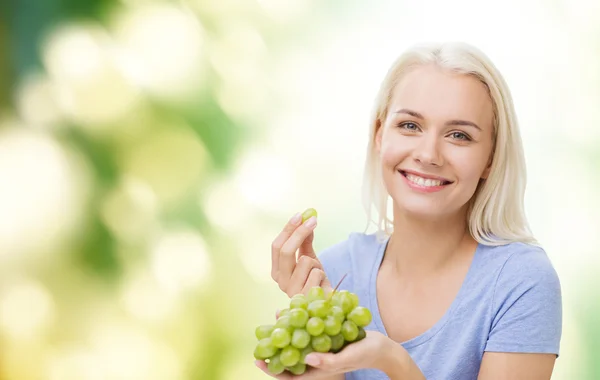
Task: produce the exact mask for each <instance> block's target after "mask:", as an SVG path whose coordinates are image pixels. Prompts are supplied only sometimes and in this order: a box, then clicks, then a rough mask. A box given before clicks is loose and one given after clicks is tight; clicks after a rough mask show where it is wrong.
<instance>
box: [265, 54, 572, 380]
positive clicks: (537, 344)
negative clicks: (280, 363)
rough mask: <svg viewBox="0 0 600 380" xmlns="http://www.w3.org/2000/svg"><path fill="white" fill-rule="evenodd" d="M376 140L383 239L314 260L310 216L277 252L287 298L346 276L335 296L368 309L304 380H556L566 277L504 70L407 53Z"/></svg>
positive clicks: (368, 199)
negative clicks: (535, 194) (544, 222)
mask: <svg viewBox="0 0 600 380" xmlns="http://www.w3.org/2000/svg"><path fill="white" fill-rule="evenodd" d="M369 136H370V139H369V142H368V150H367V161H366V166H365V182H364V184H365V187H364V190H365V193H364V195H365V198H364V200H365V206H366V209H367V213H368V214H369V220H370V221H371V222H374V223H375V225H377V226H378V229H379V231H378V233H375V234H366V233H353V234H351V235H350V236H349V238H348V239H346V240H344V241H342V242H340V243H338V244H336V245H334V246H332V247H330V248H328V249H326V250H324V251H323V252H321V254H320V255H318V256H317V255H316V254H315V251H314V249H313V248H312V241H313V238H314V229H315V228H316V225H317V223H316V218H311V219H309V220H308V221H306V222H304V223H303V222H302V221H301V220H300V219H299V217H293V218H292V219H291V220H290V222H289V223H288V224H287V225H286V226H285V228H284V230H283V231H282V232H281V234H280V235H279V236H278V237H277V238H276V239H275V241H274V242H273V245H272V256H273V261H272V263H273V268H272V277H273V279H274V280H275V281H276V282H277V283H278V285H279V287H280V288H281V289H282V290H283V291H284V292H286V293H287V294H288V295H289V296H293V295H294V293H295V292H296V291H297V289H310V288H311V287H312V286H321V287H323V288H325V289H326V290H328V291H330V290H331V284H332V283H333V284H336V283H338V282H339V281H340V280H341V279H343V276H345V275H348V278H347V279H346V280H345V281H343V282H342V284H341V286H340V289H345V290H348V291H350V292H352V293H356V294H357V295H358V297H359V299H360V302H361V306H365V307H367V308H369V309H370V310H372V313H373V318H372V322H371V323H370V324H369V325H368V326H367V327H366V328H365V330H367V336H366V338H365V339H363V340H362V341H360V342H358V343H354V344H352V345H350V346H348V347H346V348H345V349H344V350H342V351H341V352H340V353H338V354H316V353H313V354H309V355H307V356H306V358H305V359H304V360H305V362H306V363H307V364H309V365H310V366H311V367H313V368H312V369H311V370H309V371H307V372H306V373H305V374H304V375H302V376H301V377H300V378H303V379H318V378H319V379H322V378H327V379H342V378H346V379H355V380H367V379H369V380H371V379H373V380H374V379H386V378H391V379H403V380H410V379H428V380H436V379H440V380H442V379H461V380H468V379H480V380H492V379H512V380H520V379H522V380H525V379H527V380H530V379H540V380H541V379H550V377H551V374H552V371H553V367H554V362H555V360H556V358H557V357H558V354H559V347H560V338H561V334H562V302H561V287H560V281H559V279H558V276H557V274H556V272H555V270H554V268H553V266H552V264H551V262H550V260H549V258H548V256H547V255H546V253H545V251H544V250H543V249H542V248H541V247H539V245H538V244H537V243H536V241H535V239H534V237H533V236H532V234H531V232H530V231H529V226H528V223H527V220H526V217H525V213H524V211H523V209H524V207H523V198H524V191H525V182H526V173H525V162H524V155H523V148H522V144H521V138H520V132H519V127H518V124H517V121H516V117H515V113H514V109H513V105H512V100H511V95H510V92H509V90H508V87H507V85H506V84H505V82H504V80H503V79H502V76H501V75H500V73H499V72H498V70H497V69H496V68H495V66H494V65H493V64H492V63H491V62H490V61H489V60H488V58H487V57H486V56H485V55H484V54H483V53H482V52H480V51H479V50H478V49H476V48H474V47H472V46H470V45H466V44H460V43H447V44H441V45H426V46H417V47H414V48H412V49H410V50H408V51H407V52H405V53H404V54H403V55H402V56H401V57H400V58H399V59H398V60H397V61H396V62H395V63H394V64H393V66H392V68H391V69H390V70H389V72H388V75H387V76H386V78H385V79H384V81H383V84H382V86H381V90H380V93H379V95H378V98H377V100H376V107H375V112H374V116H373V118H372V120H371V130H370V133H369ZM390 198H391V199H392V201H393V207H392V215H391V216H389V215H388V212H387V211H388V208H387V203H388V200H389V199H390ZM373 207H374V208H375V211H376V213H377V215H376V217H375V218H371V215H370V214H371V213H370V212H371V209H372V208H373ZM296 254H298V257H296ZM300 259H302V260H301V261H300ZM297 263H298V265H297ZM307 263H309V264H307ZM258 364H259V366H260V367H261V368H263V369H264V368H265V366H264V365H262V364H261V363H258ZM286 376H287V377H286ZM288 377H290V376H289V375H280V376H278V378H288Z"/></svg>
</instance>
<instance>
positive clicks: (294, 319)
mask: <svg viewBox="0 0 600 380" xmlns="http://www.w3.org/2000/svg"><path fill="white" fill-rule="evenodd" d="M289 317H290V325H292V326H294V327H296V328H302V327H304V326H306V322H308V311H306V310H304V309H292V310H290V315H289Z"/></svg>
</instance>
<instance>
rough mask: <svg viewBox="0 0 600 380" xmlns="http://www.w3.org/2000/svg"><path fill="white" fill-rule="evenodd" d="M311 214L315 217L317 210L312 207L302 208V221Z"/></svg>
mask: <svg viewBox="0 0 600 380" xmlns="http://www.w3.org/2000/svg"><path fill="white" fill-rule="evenodd" d="M311 216H314V217H315V218H316V217H317V210H315V209H314V208H307V209H306V210H304V212H303V213H302V223H304V222H306V221H307V220H308V219H310V217H311Z"/></svg>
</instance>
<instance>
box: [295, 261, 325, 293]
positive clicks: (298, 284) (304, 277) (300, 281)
mask: <svg viewBox="0 0 600 380" xmlns="http://www.w3.org/2000/svg"><path fill="white" fill-rule="evenodd" d="M313 268H318V269H322V265H321V263H320V262H319V261H318V260H315V259H311V258H310V257H308V256H301V257H300V258H299V259H298V263H297V264H296V268H295V269H294V273H292V278H291V279H290V283H289V285H288V289H287V292H286V293H287V295H288V296H290V297H293V296H294V295H296V294H298V293H302V289H303V288H304V284H306V281H308V276H309V275H310V272H311V271H312V270H313Z"/></svg>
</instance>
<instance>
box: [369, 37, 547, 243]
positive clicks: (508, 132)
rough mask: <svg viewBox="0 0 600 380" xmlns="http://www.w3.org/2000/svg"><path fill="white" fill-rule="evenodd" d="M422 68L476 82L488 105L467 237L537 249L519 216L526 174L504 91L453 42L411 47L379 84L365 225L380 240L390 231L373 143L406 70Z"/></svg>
mask: <svg viewBox="0 0 600 380" xmlns="http://www.w3.org/2000/svg"><path fill="white" fill-rule="evenodd" d="M426 64H435V65H437V66H438V67H441V68H444V69H448V70H451V71H453V72H456V73H461V74H466V75H470V76H473V77H475V78H477V79H478V80H480V81H481V82H482V83H483V84H484V85H486V87H487V89H488V93H489V95H490V98H491V100H492V103H493V109H494V119H493V126H494V132H493V137H494V151H493V161H492V166H491V169H490V173H489V176H488V177H487V179H485V180H482V182H481V183H480V185H479V186H478V189H477V190H476V192H475V194H474V196H473V199H472V202H471V205H470V209H469V213H468V226H469V231H470V233H471V235H472V236H473V238H474V239H475V240H476V241H478V242H479V243H482V244H486V245H504V244H508V243H511V242H523V243H530V244H537V242H536V240H535V239H534V237H533V235H532V233H531V231H530V229H529V225H528V222H527V218H526V216H525V210H524V195H525V186H526V182H527V173H526V168H525V157H524V153H523V144H522V142H521V135H520V133H519V126H518V122H517V118H516V116H515V110H514V106H513V101H512V97H511V94H510V91H509V89H508V86H507V84H506V82H505V81H504V79H503V77H502V75H501V74H500V72H499V71H498V70H497V69H496V67H495V66H494V65H493V64H492V62H491V61H490V60H489V58H488V57H487V56H486V55H485V54H484V53H482V52H481V51H480V50H478V49H477V48H475V47H473V46H471V45H468V44H466V43H458V42H451V43H443V44H423V45H416V46H414V47H412V48H411V49H409V50H407V51H406V52H404V53H403V54H402V55H401V56H400V57H399V58H398V59H397V60H396V61H395V62H394V63H393V65H392V66H391V68H390V69H389V70H388V73H387V75H386V76H385V78H384V80H383V82H382V84H381V87H380V90H379V93H378V95H377V97H376V101H375V109H374V112H373V115H372V118H371V125H370V129H369V144H368V147H367V157H366V162H365V172H364V183H363V204H364V207H365V211H366V213H367V218H368V225H370V224H371V223H374V224H375V225H376V226H377V228H378V233H379V234H380V236H385V235H390V234H391V233H392V231H393V221H392V220H391V219H390V218H389V217H388V200H389V198H390V196H389V194H388V193H387V191H386V189H385V185H384V183H383V177H382V173H381V163H380V161H379V156H378V153H377V150H376V145H375V138H376V134H377V130H378V128H380V127H382V125H383V121H384V120H385V118H386V116H387V112H388V107H389V104H390V101H391V98H392V93H393V90H394V88H395V86H396V85H397V84H398V83H399V82H400V81H401V80H402V78H403V77H404V75H406V73H408V72H409V71H410V70H411V69H413V68H415V67H418V66H421V65H426ZM372 208H374V209H375V211H376V216H375V218H373V217H372V213H371V211H372ZM368 225H367V229H368Z"/></svg>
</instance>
